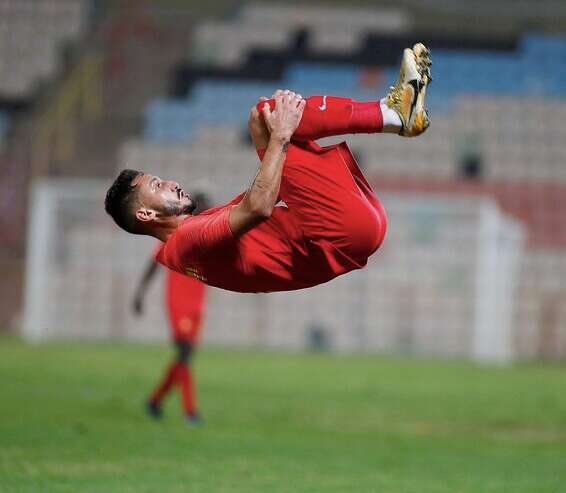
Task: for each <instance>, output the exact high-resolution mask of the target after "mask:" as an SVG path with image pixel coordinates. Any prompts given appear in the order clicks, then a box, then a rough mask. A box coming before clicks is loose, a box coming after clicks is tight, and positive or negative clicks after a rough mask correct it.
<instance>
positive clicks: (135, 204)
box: [105, 43, 431, 292]
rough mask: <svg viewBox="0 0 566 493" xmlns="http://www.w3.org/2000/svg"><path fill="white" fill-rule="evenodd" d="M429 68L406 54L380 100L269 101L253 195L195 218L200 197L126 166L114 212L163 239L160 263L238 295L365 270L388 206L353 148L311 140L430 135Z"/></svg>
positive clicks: (262, 110)
mask: <svg viewBox="0 0 566 493" xmlns="http://www.w3.org/2000/svg"><path fill="white" fill-rule="evenodd" d="M430 65H431V61H430V56H429V51H428V49H427V48H426V47H425V46H424V45H423V44H421V43H417V44H416V45H414V46H413V48H412V49H410V48H407V49H405V50H404V53H403V59H402V62H401V70H400V76H399V80H398V81H397V83H396V84H395V86H393V87H392V88H391V90H390V92H389V94H388V95H387V97H385V98H383V99H382V100H380V101H370V102H356V101H353V100H351V99H346V98H338V97H332V96H313V97H309V98H308V99H303V98H302V97H301V96H300V95H298V94H295V93H293V92H291V91H277V92H276V93H275V94H274V95H273V97H272V99H271V100H267V99H266V98H261V99H260V101H259V102H258V104H257V105H256V106H255V107H253V108H252V110H251V113H250V118H249V125H248V126H249V129H250V133H251V137H252V141H253V143H254V145H255V147H256V150H257V153H258V155H259V158H260V160H261V164H260V166H259V170H258V172H257V174H256V176H255V178H254V179H253V182H252V184H251V185H250V187H249V188H248V190H247V191H246V192H244V193H242V194H240V195H238V196H237V197H236V198H235V199H233V200H232V201H231V202H229V203H228V204H226V205H223V206H221V207H216V208H213V209H210V210H207V211H205V212H203V213H201V214H199V215H196V216H193V215H191V213H192V211H193V210H194V207H195V205H194V203H193V200H192V199H191V197H190V196H189V195H187V194H186V193H185V192H184V191H183V189H182V188H181V187H180V186H179V184H178V183H177V182H175V181H169V180H163V179H161V178H159V177H157V176H154V175H151V174H148V173H143V172H141V171H133V170H124V171H122V172H121V173H120V175H119V176H118V178H117V179H116V180H115V182H114V183H113V184H112V186H111V187H110V189H109V190H108V193H107V195H106V203H105V205H106V211H107V212H108V213H109V214H110V215H111V216H112V217H113V218H114V220H115V221H116V223H117V224H118V225H119V226H121V227H122V228H123V229H125V230H126V231H128V232H130V233H134V234H143V235H150V236H153V237H155V238H158V239H159V240H161V241H162V242H163V246H162V248H161V250H160V251H159V253H158V255H157V259H158V261H159V262H160V263H162V264H163V265H165V266H167V267H169V268H170V269H172V270H175V271H177V272H180V273H183V274H187V275H189V276H192V277H196V278H197V279H200V280H202V281H203V282H205V283H207V284H209V285H212V286H216V287H219V288H224V289H227V290H231V291H239V292H272V291H287V290H293V289H301V288H308V287H311V286H315V285H317V284H321V283H324V282H327V281H330V280H331V279H333V278H335V277H336V276H339V275H341V274H345V273H346V272H349V271H351V270H354V269H360V268H362V267H364V266H365V265H366V263H367V260H368V257H369V256H370V255H372V254H373V253H374V252H375V251H376V250H377V249H378V248H379V246H380V244H381V243H382V241H383V238H384V235H385V230H386V224H387V219H386V215H385V210H384V208H383V206H382V205H381V203H380V202H379V200H378V198H377V197H376V195H375V193H374V192H373V190H372V189H371V187H370V185H369V184H368V182H367V180H366V179H365V177H364V175H363V173H362V172H361V170H360V169H359V167H358V165H357V163H356V161H355V159H354V157H353V155H352V153H351V152H350V150H349V148H348V146H347V145H346V143H341V144H338V145H333V146H328V147H320V146H318V145H317V144H316V143H315V142H314V141H315V140H316V139H320V138H322V137H328V136H332V135H344V134H351V133H380V132H389V133H397V134H400V135H402V136H406V137H412V136H416V135H419V134H421V133H422V132H424V131H425V130H426V129H427V128H428V126H429V118H428V112H427V110H426V109H425V95H426V89H427V86H428V84H429V82H430V80H431V78H430ZM219 104H221V102H220V103H219ZM233 172H234V173H238V170H237V169H235V170H234V171H233Z"/></svg>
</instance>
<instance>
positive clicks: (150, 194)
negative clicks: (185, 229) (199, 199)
mask: <svg viewBox="0 0 566 493" xmlns="http://www.w3.org/2000/svg"><path fill="white" fill-rule="evenodd" d="M132 186H134V187H136V188H137V192H138V193H137V198H138V201H139V203H140V208H141V209H144V210H146V211H149V212H150V216H151V213H154V216H153V217H157V218H159V217H169V216H182V215H186V214H190V213H192V212H193V211H194V210H195V207H196V204H195V203H194V201H193V200H192V198H191V197H190V195H189V194H188V193H186V192H185V191H184V190H183V189H182V188H181V187H180V186H179V184H178V183H177V182H176V181H172V180H162V179H161V178H159V177H158V176H154V175H149V174H142V175H139V176H137V177H136V178H134V180H133V181H132ZM138 218H140V216H139V214H138Z"/></svg>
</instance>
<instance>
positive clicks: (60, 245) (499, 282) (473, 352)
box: [22, 179, 523, 361]
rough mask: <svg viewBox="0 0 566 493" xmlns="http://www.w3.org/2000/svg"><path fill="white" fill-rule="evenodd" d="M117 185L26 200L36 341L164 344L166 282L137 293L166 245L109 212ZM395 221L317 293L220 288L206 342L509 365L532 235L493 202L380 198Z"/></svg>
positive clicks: (52, 185)
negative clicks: (526, 243)
mask: <svg viewBox="0 0 566 493" xmlns="http://www.w3.org/2000/svg"><path fill="white" fill-rule="evenodd" d="M107 186H108V182H106V181H103V180H93V179H89V180H76V179H58V180H46V181H43V182H40V183H37V184H36V186H35V187H34V190H33V193H32V200H31V204H30V208H31V210H30V216H31V219H30V223H29V235H28V245H29V247H28V258H27V272H26V292H25V308H24V316H23V324H22V331H23V334H24V335H25V336H26V337H27V338H28V339H30V340H33V341H42V340H47V339H52V338H68V339H71V338H72V339H85V340H87V339H90V340H106V339H128V340H160V339H164V338H165V337H166V336H167V334H168V329H167V318H166V316H165V312H164V306H163V299H164V297H163V294H162V292H163V279H160V280H156V282H154V283H153V285H152V286H151V288H150V291H149V292H148V293H147V295H148V296H147V302H146V311H145V314H144V316H143V317H141V318H136V317H135V316H134V315H133V314H132V310H131V306H132V298H133V295H134V290H135V288H136V286H137V283H138V281H139V279H140V277H141V275H142V272H143V270H144V269H145V265H146V264H147V262H148V261H149V259H150V258H151V254H152V252H153V250H154V249H155V246H156V242H155V240H153V239H151V238H143V237H132V236H130V235H128V234H126V233H124V232H122V231H120V230H118V228H117V227H116V226H115V225H114V224H113V222H112V221H111V220H110V219H109V218H108V217H107V216H106V214H105V212H104V210H103V202H104V195H105V192H106V188H107ZM380 198H381V199H382V201H383V202H384V204H385V206H386V209H387V211H388V214H389V221H390V223H389V231H388V233H387V237H386V241H385V242H384V244H383V246H382V248H381V249H380V250H379V251H378V252H377V253H376V254H375V255H374V257H372V259H371V260H370V262H369V263H368V266H367V267H366V268H365V269H363V270H360V271H356V272H352V273H350V274H347V275H345V276H342V277H340V278H338V279H335V280H333V281H331V282H330V283H327V284H325V285H322V286H318V287H315V288H312V289H308V290H303V291H298V292H285V293H271V294H257V295H250V294H237V293H229V292H226V291H222V290H219V289H214V288H211V293H210V297H209V305H208V307H207V317H206V324H205V325H206V328H205V331H204V342H205V343H214V344H222V345H238V346H248V347H249V346H261V347H284V348H292V349H294V348H305V347H309V346H310V347H320V348H322V347H327V348H331V349H336V350H343V351H382V352H404V353H411V354H420V355H432V356H444V357H466V358H471V359H478V360H493V361H505V360H508V359H510V358H512V357H513V356H514V346H513V325H512V318H513V314H514V311H515V310H516V308H517V303H516V291H517V290H516V286H517V277H518V268H519V263H520V260H521V254H522V245H523V232H522V228H521V226H520V225H519V224H518V223H517V222H516V221H515V220H513V219H511V218H509V217H507V216H506V215H504V214H503V213H502V211H501V210H500V209H499V208H498V206H497V204H496V203H495V202H493V201H492V200H491V199H487V198H477V197H456V196H452V195H440V196H438V195H414V194H411V195H409V194H383V195H382V194H380Z"/></svg>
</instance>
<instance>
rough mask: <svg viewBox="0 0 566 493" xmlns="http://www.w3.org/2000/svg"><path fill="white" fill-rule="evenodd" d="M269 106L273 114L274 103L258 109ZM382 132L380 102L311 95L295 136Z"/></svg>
mask: <svg viewBox="0 0 566 493" xmlns="http://www.w3.org/2000/svg"><path fill="white" fill-rule="evenodd" d="M265 103H269V107H270V108H271V110H272V111H273V108H274V107H275V100H273V99H269V100H267V101H260V102H259V103H257V109H258V111H259V112H260V113H261V111H262V108H263V105H264V104H265ZM382 130H383V115H382V113H381V107H380V103H379V101H368V102H363V103H360V102H358V101H354V100H353V99H349V98H339V97H336V96H311V97H309V98H307V104H306V106H305V111H304V112H303V117H302V118H301V123H300V124H299V126H298V128H297V130H295V133H294V134H293V139H295V140H316V139H321V138H323V137H330V136H332V135H345V134H361V133H366V134H370V133H378V132H381V131H382Z"/></svg>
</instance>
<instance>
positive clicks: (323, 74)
mask: <svg viewBox="0 0 566 493" xmlns="http://www.w3.org/2000/svg"><path fill="white" fill-rule="evenodd" d="M564 52H566V36H548V35H540V34H532V35H528V36H525V38H524V39H523V41H522V43H521V48H520V50H519V52H518V53H513V54H507V53H502V52H495V51H494V52H492V53H489V52H487V53H486V52H484V51H482V52H456V51H454V50H435V52H434V54H433V55H434V67H433V73H434V83H433V86H432V90H430V91H429V106H430V109H431V111H432V112H445V111H450V109H451V108H452V106H453V103H454V99H455V98H457V97H458V96H460V95H462V94H466V93H471V94H486V95H512V96H515V97H522V96H527V95H537V96H549V97H550V96H555V97H556V96H558V97H566V85H565V84H564V83H563V76H562V74H563V73H566V57H564V56H563V54H564ZM361 75H362V68H361V67H357V66H355V65H332V64H307V63H298V64H294V65H291V66H290V67H289V68H288V69H287V71H286V73H285V74H284V76H283V78H282V80H281V81H280V82H277V83H273V84H272V83H258V82H249V81H237V80H228V81H218V80H214V81H210V80H202V81H200V82H198V83H197V84H196V85H195V87H194V90H193V93H192V96H191V97H189V98H187V99H185V100H164V99H159V100H155V101H153V102H152V103H151V104H150V105H148V108H147V110H146V128H145V135H146V137H147V138H149V139H152V140H158V141H166V142H169V141H171V142H179V141H186V140H187V139H190V137H191V136H192V135H193V134H194V131H195V129H196V128H197V127H198V126H199V125H210V124H214V123H232V124H236V125H244V124H245V121H246V119H247V115H248V111H249V108H250V107H251V105H252V104H254V102H255V101H257V98H258V97H259V96H261V95H265V96H270V95H271V93H272V92H273V91H274V90H275V89H277V88H286V87H289V88H292V89H293V90H295V91H297V92H300V93H302V94H303V95H305V96H306V95H312V94H333V95H336V96H344V97H351V98H354V99H358V100H368V99H375V98H377V97H381V96H384V95H385V93H386V91H387V87H388V86H389V85H391V84H393V83H394V82H395V81H396V80H397V77H398V69H397V68H387V69H385V70H383V72H382V74H381V76H382V77H381V78H382V80H383V85H382V87H379V88H376V89H373V90H368V89H364V88H362V87H360V80H361Z"/></svg>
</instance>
